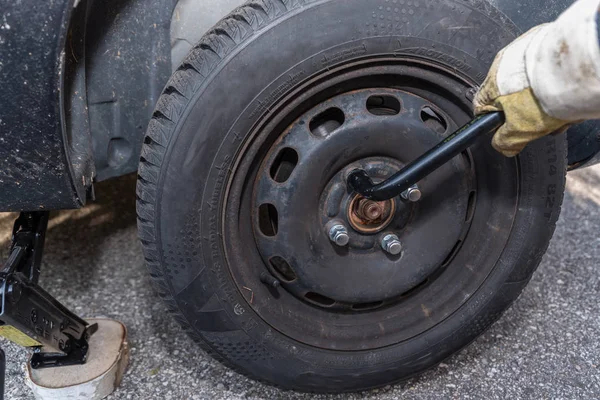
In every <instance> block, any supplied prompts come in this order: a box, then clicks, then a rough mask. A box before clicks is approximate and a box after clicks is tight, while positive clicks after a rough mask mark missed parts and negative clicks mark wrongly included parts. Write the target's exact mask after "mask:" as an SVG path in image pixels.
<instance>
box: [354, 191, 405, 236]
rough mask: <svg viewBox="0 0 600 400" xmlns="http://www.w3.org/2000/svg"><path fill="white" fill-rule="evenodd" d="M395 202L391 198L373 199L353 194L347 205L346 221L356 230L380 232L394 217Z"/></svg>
mask: <svg viewBox="0 0 600 400" xmlns="http://www.w3.org/2000/svg"><path fill="white" fill-rule="evenodd" d="M395 211H396V203H395V202H394V201H392V200H387V201H373V200H369V199H365V198H364V197H362V196H360V195H355V196H354V198H353V199H352V201H351V202H350V206H349V207H348V217H347V218H348V221H349V222H350V225H351V226H352V228H354V229H355V230H356V231H357V232H360V233H364V234H372V233H377V232H381V231H382V230H383V229H385V228H386V227H387V226H388V225H389V223H390V222H391V221H392V219H393V218H394V213H395Z"/></svg>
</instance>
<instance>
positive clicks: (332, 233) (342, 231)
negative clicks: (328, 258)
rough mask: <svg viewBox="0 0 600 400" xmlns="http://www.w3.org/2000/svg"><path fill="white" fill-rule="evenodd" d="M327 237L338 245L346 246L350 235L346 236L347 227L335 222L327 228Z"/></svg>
mask: <svg viewBox="0 0 600 400" xmlns="http://www.w3.org/2000/svg"><path fill="white" fill-rule="evenodd" d="M329 239H331V241H332V242H333V243H335V244H336V245H338V246H340V247H344V246H347V245H348V243H349V242H350V236H348V229H346V227H345V226H344V225H342V224H336V225H334V226H332V227H331V229H330V230H329Z"/></svg>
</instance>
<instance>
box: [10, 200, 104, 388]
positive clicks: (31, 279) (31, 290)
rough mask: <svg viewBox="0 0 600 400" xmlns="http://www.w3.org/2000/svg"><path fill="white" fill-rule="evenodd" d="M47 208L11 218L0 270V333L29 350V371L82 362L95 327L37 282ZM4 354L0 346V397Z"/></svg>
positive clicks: (46, 223) (45, 227)
mask: <svg viewBox="0 0 600 400" xmlns="http://www.w3.org/2000/svg"><path fill="white" fill-rule="evenodd" d="M48 216H49V212H45V211H44V212H23V213H21V215H20V216H19V218H18V219H17V220H16V221H15V225H14V228H13V236H12V245H11V250H10V254H9V257H8V260H7V261H6V263H5V264H4V266H3V267H2V269H1V270H0V336H3V337H5V338H7V339H9V340H10V341H12V342H14V343H16V344H18V345H21V346H24V347H29V348H33V349H34V354H33V356H32V358H31V367H32V368H34V369H40V368H50V367H61V366H68V365H78V364H85V362H86V360H87V353H88V340H89V338H90V336H91V335H92V334H93V333H94V332H95V331H96V329H97V325H96V324H94V325H90V324H88V323H87V322H85V321H84V320H83V319H81V318H79V317H78V316H77V315H75V314H74V313H73V312H71V311H70V310H69V309H67V308H66V307H65V306H63V305H62V304H60V303H59V302H58V301H57V300H56V299H54V298H53V297H52V296H51V295H50V294H48V293H47V292H46V291H44V290H43V289H42V288H41V287H39V286H38V284H37V283H38V280H39V275H40V264H41V259H42V253H43V248H44V241H45V236H46V229H47V226H48ZM5 364H6V360H5V355H4V352H3V351H2V350H0V384H1V387H0V400H1V399H3V398H4V372H5V369H6V365H5Z"/></svg>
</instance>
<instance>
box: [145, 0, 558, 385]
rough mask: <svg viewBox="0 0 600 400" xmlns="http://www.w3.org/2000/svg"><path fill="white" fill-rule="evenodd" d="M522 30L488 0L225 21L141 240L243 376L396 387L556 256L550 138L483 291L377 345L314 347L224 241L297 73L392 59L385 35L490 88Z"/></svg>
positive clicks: (151, 199) (287, 6)
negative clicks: (282, 323) (229, 198)
mask: <svg viewBox="0 0 600 400" xmlns="http://www.w3.org/2000/svg"><path fill="white" fill-rule="evenodd" d="M516 34H517V31H516V28H514V26H513V25H512V23H511V22H510V21H509V20H508V19H507V18H506V17H505V16H504V15H503V14H501V13H500V12H499V11H497V10H496V9H495V8H493V7H492V6H490V5H489V4H488V3H486V2H483V1H476V0H464V1H462V0H369V1H367V0H320V1H314V0H256V1H251V2H249V3H247V4H246V5H244V6H242V7H240V8H238V9H237V10H235V11H234V12H233V13H232V14H231V15H229V16H228V17H227V18H225V19H224V20H222V21H221V22H220V23H219V24H218V25H217V26H216V27H215V28H214V29H213V30H212V31H211V32H209V33H208V34H207V35H205V36H204V38H203V39H202V41H201V42H200V43H199V44H198V45H197V46H195V47H194V49H193V50H192V51H191V53H190V55H189V56H188V57H187V59H186V60H185V62H184V63H183V64H182V65H181V67H180V68H179V69H178V70H177V71H176V72H175V73H174V75H173V77H172V78H171V79H170V81H169V83H168V85H167V87H166V89H165V91H164V93H163V95H162V96H161V97H160V99H159V101H158V105H157V107H156V112H155V114H154V117H153V119H152V121H151V122H150V125H149V129H148V133H147V136H146V139H145V145H144V147H143V151H142V157H141V163H140V168H139V181H138V188H137V196H138V226H139V237H140V239H141V242H142V245H143V251H144V255H145V258H146V261H147V265H148V268H149V270H150V274H151V276H152V278H153V281H154V283H155V284H156V287H157V289H158V292H159V294H160V296H161V297H162V298H163V299H164V300H165V302H166V303H167V305H168V307H169V309H170V310H171V311H172V312H173V314H174V315H175V318H176V319H177V320H178V321H179V322H180V323H181V325H182V326H183V327H184V328H186V329H187V331H188V332H189V333H190V335H191V336H192V337H193V338H194V339H195V340H196V341H197V342H198V343H199V344H200V345H201V346H202V347H203V348H204V349H205V350H206V351H208V352H209V354H211V355H212V356H213V357H215V358H216V359H218V360H220V361H222V362H223V363H225V364H226V365H228V366H230V367H231V368H233V369H235V370H236V371H238V372H240V373H242V374H245V375H247V376H249V377H251V378H254V379H257V380H260V381H263V382H267V383H270V384H274V385H277V386H279V387H282V388H286V389H294V390H300V391H317V392H341V391H355V390H361V389H368V388H373V387H378V386H382V385H386V384H389V383H392V382H395V381H399V380H402V379H406V378H407V377H410V376H412V375H415V374H418V373H420V372H422V371H424V370H426V369H428V368H430V367H432V366H435V365H437V364H438V363H440V362H441V361H443V360H444V359H445V358H447V357H448V356H450V355H452V354H453V353H455V352H457V351H458V350H460V349H461V348H463V347H464V346H466V345H467V344H469V343H470V342H471V341H473V340H474V339H475V338H476V337H477V336H478V335H480V334H481V333H482V332H483V331H484V330H485V329H486V328H488V327H489V326H490V325H491V324H492V323H493V322H494V321H496V320H497V319H498V318H499V317H500V316H501V314H502V313H503V312H504V311H505V310H506V309H507V308H508V307H509V306H510V304H511V303H512V302H513V301H514V300H515V299H516V298H517V297H518V295H519V294H520V293H521V291H522V289H523V288H524V287H525V285H526V284H527V282H528V281H529V279H530V278H531V275H532V274H533V272H534V270H535V269H536V267H537V266H538V264H539V262H540V260H541V258H542V256H543V254H544V253H545V251H546V249H547V246H548V243H549V241H550V238H551V236H552V234H553V232H554V228H555V224H556V221H557V219H558V216H559V213H560V206H561V203H562V196H563V192H564V183H565V170H566V162H565V159H566V149H565V148H566V146H565V142H564V138H563V137H549V138H546V139H544V140H541V141H538V142H536V143H535V144H533V145H531V146H529V148H528V149H527V150H526V151H525V152H524V153H523V154H522V155H521V156H520V158H519V161H518V163H519V170H520V187H521V197H520V198H519V207H518V210H516V213H517V216H516V219H515V221H514V225H513V229H512V232H511V235H510V239H509V241H508V244H507V246H506V248H505V249H504V252H503V254H502V257H501V259H500V260H499V262H497V263H496V265H495V266H494V268H493V270H492V272H491V273H490V274H489V276H487V278H486V279H485V281H484V283H483V285H482V286H481V287H480V288H479V290H477V291H476V292H474V293H472V294H471V295H470V298H469V299H468V300H467V301H466V303H465V304H464V305H463V306H462V307H461V308H460V309H458V310H457V311H456V312H454V313H453V314H452V315H449V316H448V317H447V318H446V319H445V320H443V322H441V323H439V324H438V325H436V326H435V327H433V328H432V329H429V330H427V331H425V332H422V333H421V334H419V335H418V336H416V337H414V338H412V339H410V340H407V341H404V342H401V343H397V344H396V345H393V346H387V347H384V348H380V349H377V350H372V351H354V352H343V351H330V350H323V349H319V348H315V347H311V346H307V345H304V344H302V343H299V342H297V341H294V340H292V339H291V338H289V337H287V336H285V335H283V334H281V333H279V332H278V331H277V330H276V329H273V328H272V327H270V326H269V325H267V324H266V323H265V322H264V321H263V320H262V319H261V318H260V317H259V316H258V315H257V314H255V313H254V312H253V310H252V309H251V307H249V306H248V304H247V300H245V297H244V296H243V295H242V294H241V293H240V291H239V290H238V288H237V286H236V285H235V284H234V282H233V280H232V278H231V274H230V273H229V272H228V269H227V259H226V258H225V256H224V253H225V252H224V249H223V248H222V243H221V242H220V241H219V240H218V239H219V238H220V237H221V232H220V224H218V223H217V222H218V218H219V215H220V211H221V206H222V205H221V204H220V199H221V198H222V197H223V196H224V193H223V190H224V187H225V185H224V182H225V181H226V179H227V172H228V171H229V170H230V168H231V167H232V165H231V163H232V162H233V160H235V158H236V155H237V154H238V152H239V150H240V146H241V145H243V143H244V139H245V136H244V135H245V134H246V132H249V131H250V129H251V127H252V125H253V124H254V123H255V122H256V120H257V119H258V118H259V117H260V115H259V114H261V113H260V112H257V111H256V110H259V111H265V110H268V108H269V104H271V103H272V102H274V101H276V100H277V99H278V96H281V95H283V94H284V93H285V90H286V89H287V88H288V87H287V86H286V85H289V83H290V82H291V81H292V80H293V79H294V78H293V77H294V76H297V75H298V74H301V75H302V76H306V77H307V76H310V75H312V74H314V73H317V72H319V71H321V70H323V69H326V68H328V67H329V66H330V64H329V63H330V62H341V61H347V60H348V59H352V58H354V57H364V56H367V55H370V54H371V53H374V52H378V53H381V52H382V50H381V49H377V48H375V46H373V47H370V45H369V43H370V38H372V37H382V36H383V37H389V47H388V49H387V50H386V51H387V54H391V55H393V54H394V53H395V52H398V51H403V52H405V53H409V54H413V55H415V56H416V57H419V58H421V59H428V60H430V61H432V62H434V63H438V64H445V65H447V66H450V67H452V68H455V69H456V70H457V71H459V72H461V73H462V74H464V75H466V76H468V77H470V78H472V79H473V80H474V81H479V82H480V81H482V79H483V78H484V77H485V75H486V71H487V68H489V65H490V64H491V61H492V59H493V57H494V55H495V53H496V52H497V51H498V50H499V49H500V48H502V47H503V46H504V45H506V44H507V43H509V42H510V41H511V40H512V39H513V38H514V37H515V36H516ZM357 41H358V42H359V43H360V45H359V46H358V47H357V46H356V42H357ZM334 46H338V48H337V49H335V50H334V51H329V52H327V53H322V52H323V51H325V50H327V49H330V48H333V47H334ZM352 49H355V50H352ZM356 49H358V50H356ZM386 51H384V53H385V52H386ZM324 55H327V57H325V56H324ZM267 88H270V89H268V90H267ZM273 88H274V89H273ZM249 110H250V111H249ZM253 110H254V111H253Z"/></svg>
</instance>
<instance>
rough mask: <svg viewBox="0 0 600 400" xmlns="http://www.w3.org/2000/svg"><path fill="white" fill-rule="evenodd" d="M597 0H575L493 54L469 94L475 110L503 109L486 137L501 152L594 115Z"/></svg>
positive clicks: (598, 60)
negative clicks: (491, 133) (551, 19)
mask: <svg viewBox="0 0 600 400" xmlns="http://www.w3.org/2000/svg"><path fill="white" fill-rule="evenodd" d="M599 4H600V0H579V1H578V2H576V3H575V4H574V5H573V6H571V8H569V9H568V10H567V11H566V12H565V13H564V14H563V15H561V17H560V18H559V19H558V20H557V21H555V22H553V23H551V24H545V25H540V26H538V27H535V28H533V29H532V30H530V31H529V32H527V33H526V34H524V35H523V36H521V37H520V38H518V39H517V40H516V41H514V42H513V43H511V44H510V45H509V46H508V47H506V48H505V49H504V50H502V51H501V52H500V53H499V54H498V56H497V57H496V59H495V61H494V63H493V65H492V67H491V69H490V72H489V74H488V77H487V78H486V80H485V81H484V83H483V85H482V86H481V88H480V90H479V92H478V93H477V95H476V96H475V99H474V106H475V113H476V114H478V115H479V114H484V113H488V112H493V111H503V112H504V114H505V117H506V123H505V124H504V125H503V126H502V127H501V128H500V129H499V130H498V132H497V133H496V135H495V136H494V140H493V142H492V144H493V146H494V148H496V150H498V151H499V152H501V153H502V154H504V155H505V156H507V157H513V156H516V155H517V154H519V153H520V152H521V151H522V150H523V149H524V148H525V146H526V145H527V144H528V143H529V142H531V141H533V140H535V139H538V138H540V137H543V136H546V135H548V134H550V133H553V132H557V131H559V130H561V129H563V130H565V129H564V128H566V127H568V125H569V124H572V123H574V122H577V121H581V120H584V119H592V118H598V117H600V44H599V41H598V26H597V23H596V17H597V13H598V6H599Z"/></svg>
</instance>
